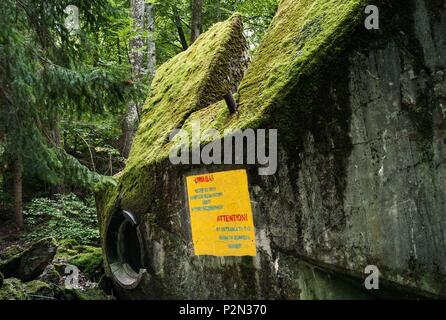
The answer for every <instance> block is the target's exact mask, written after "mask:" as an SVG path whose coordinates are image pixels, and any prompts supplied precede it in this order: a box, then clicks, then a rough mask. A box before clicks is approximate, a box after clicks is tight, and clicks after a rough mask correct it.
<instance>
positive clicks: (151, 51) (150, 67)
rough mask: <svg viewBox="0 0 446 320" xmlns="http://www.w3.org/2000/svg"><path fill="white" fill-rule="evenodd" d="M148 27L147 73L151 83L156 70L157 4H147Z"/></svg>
mask: <svg viewBox="0 0 446 320" xmlns="http://www.w3.org/2000/svg"><path fill="white" fill-rule="evenodd" d="M145 10H146V29H147V73H148V81H149V84H150V83H151V82H152V80H153V77H154V76H155V71H156V45H155V39H154V32H155V6H154V5H153V4H151V3H147V4H146V9H145Z"/></svg>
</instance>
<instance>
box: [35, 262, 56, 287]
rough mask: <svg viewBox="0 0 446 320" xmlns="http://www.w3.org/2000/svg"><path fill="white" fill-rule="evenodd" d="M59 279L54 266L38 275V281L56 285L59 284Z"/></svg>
mask: <svg viewBox="0 0 446 320" xmlns="http://www.w3.org/2000/svg"><path fill="white" fill-rule="evenodd" d="M60 278H61V277H60V273H59V272H58V271H57V269H56V267H55V266H54V265H49V266H48V267H47V268H46V269H45V271H44V272H43V273H42V274H41V275H40V277H39V278H38V280H41V281H44V282H47V283H51V284H55V285H57V284H59V282H60Z"/></svg>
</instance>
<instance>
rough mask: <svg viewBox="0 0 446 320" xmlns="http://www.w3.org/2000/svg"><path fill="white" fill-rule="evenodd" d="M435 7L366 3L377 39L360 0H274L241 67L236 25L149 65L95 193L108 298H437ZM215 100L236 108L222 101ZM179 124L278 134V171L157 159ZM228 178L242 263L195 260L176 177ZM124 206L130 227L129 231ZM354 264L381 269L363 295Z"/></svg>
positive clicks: (441, 247) (445, 57)
mask: <svg viewBox="0 0 446 320" xmlns="http://www.w3.org/2000/svg"><path fill="white" fill-rule="evenodd" d="M440 2H441V5H435V6H432V5H431V4H430V2H429V1H428V0H410V1H394V2H392V6H388V4H387V2H382V3H381V2H380V6H379V7H380V11H381V12H380V13H381V19H383V20H382V21H381V24H380V25H381V29H380V30H379V31H369V30H366V29H365V28H364V26H363V22H364V17H365V16H364V8H365V7H366V6H367V5H368V4H369V3H366V1H362V0H349V1H345V0H330V1H326V0H324V1H322V0H321V1H319V0H312V1H295V0H282V1H281V4H280V6H279V9H278V12H277V14H276V17H275V18H274V20H273V22H272V24H271V26H270V28H269V30H268V32H267V34H266V35H265V37H264V40H263V41H262V44H261V45H260V47H259V48H258V49H257V51H256V53H255V55H254V56H253V59H252V62H251V63H250V64H249V67H248V69H247V70H246V73H245V69H246V66H247V64H248V61H249V59H248V56H247V49H246V42H245V40H244V37H243V33H242V22H241V18H240V16H238V15H235V16H233V17H232V18H230V19H229V20H228V21H226V22H223V23H220V24H217V25H216V26H214V27H213V28H211V29H210V30H209V31H208V32H206V33H205V34H203V35H202V36H201V37H200V38H199V39H198V40H197V42H196V43H195V44H194V45H193V46H192V47H191V48H190V49H189V50H187V51H185V52H183V53H181V54H180V55H178V56H176V57H174V58H173V59H171V60H170V61H168V62H167V63H166V64H164V65H163V66H161V67H160V69H159V70H158V72H157V75H156V77H155V79H154V82H153V86H152V91H151V95H150V97H149V98H148V100H147V103H146V105H145V108H144V111H143V117H142V120H141V123H140V126H139V129H138V133H137V136H136V138H135V141H134V145H133V147H132V151H131V154H130V157H129V160H128V163H127V166H126V168H125V169H124V171H123V172H122V174H121V175H120V176H119V177H118V185H117V186H116V187H115V188H110V189H108V190H106V191H105V192H103V193H101V194H100V195H98V212H99V218H100V221H101V235H102V239H103V244H104V248H105V252H106V256H105V267H106V271H107V274H108V275H109V276H110V277H112V279H114V281H115V285H116V290H117V291H118V292H119V295H120V296H121V297H123V298H132V299H159V298H167V299H171V298H172V299H194V298H195V299H277V298H282V299H342V298H360V299H362V298H364V299H367V298H376V297H398V298H401V297H433V298H440V297H445V296H446V242H445V239H446V234H445V232H446V228H445V226H446V214H445V212H446V189H445V187H444V186H445V185H446V161H445V159H446V144H445V139H444V136H445V134H444V133H445V132H446V119H445V115H444V114H445V113H444V111H442V110H443V109H442V106H444V105H445V101H446V94H445V92H446V89H445V88H446V77H445V74H446V72H445V71H446V54H445V53H446V47H445V43H444V41H442V40H441V39H446V28H444V21H446V7H445V1H443V0H442V1H440ZM373 32H375V33H373ZM376 32H378V33H379V36H377V33H376ZM426 34H431V35H432V36H431V37H426ZM408 43H411V44H412V45H410V46H408V45H407V44H408ZM421 52H422V53H423V54H420V53H421ZM413 74H416V75H417V76H416V77H413ZM228 92H232V93H233V94H234V98H235V100H236V102H237V106H238V110H237V112H234V113H230V112H229V110H228V108H227V106H226V103H225V101H224V97H225V95H226V94H227V93H228ZM194 120H200V122H201V124H202V129H203V130H206V129H208V128H216V129H217V130H218V131H220V132H223V130H224V129H228V128H229V129H230V128H232V129H245V128H265V129H269V128H274V129H278V133H279V138H278V141H279V148H278V150H279V167H278V171H277V173H276V174H275V175H273V176H263V177H262V176H259V175H258V166H256V165H233V166H225V165H210V166H205V165H178V166H174V165H172V164H171V163H170V162H169V159H168V154H169V151H170V148H171V146H172V144H171V143H169V139H168V136H169V134H170V132H171V131H172V130H174V129H177V128H184V129H185V130H188V128H189V127H190V123H191V121H194ZM208 142H209V141H203V142H202V143H203V145H206V143H208ZM240 170H241V171H243V172H245V173H246V179H247V182H248V187H247V189H248V192H249V199H250V204H251V206H252V216H253V223H254V229H255V230H254V236H255V244H256V248H255V249H256V253H255V255H242V256H231V255H221V256H213V255H197V254H195V252H194V243H193V235H192V230H191V210H190V206H189V202H190V201H191V195H190V194H189V193H188V188H187V180H188V178H190V177H194V176H207V175H212V174H217V173H221V172H230V171H240ZM214 178H215V177H214ZM214 191H217V190H208V192H207V193H208V194H212V193H218V192H214ZM117 208H118V209H117ZM123 212H131V213H132V215H133V216H134V217H139V220H138V221H139V222H138V224H137V227H135V224H132V218H130V217H129V216H125V215H124V214H123ZM225 219H226V218H225ZM135 230H136V231H135ZM135 234H136V237H135ZM122 241H123V242H124V243H122ZM247 241H248V240H247ZM120 243H121V244H120ZM138 247H139V248H138ZM138 252H140V254H138ZM125 264H127V265H128V266H130V271H129V270H128V269H126V268H127V267H123V265H125ZM116 265H118V266H119V265H121V267H119V268H114V267H113V266H116ZM368 265H376V266H377V267H378V268H379V270H380V273H381V278H380V285H381V288H382V289H380V290H378V291H376V292H375V291H367V290H365V289H364V286H363V284H364V279H365V277H366V275H365V274H364V269H365V267H367V266H368ZM137 269H139V270H137ZM121 274H124V276H123V277H122V278H121V280H119V279H120V277H121ZM126 277H128V278H130V280H129V281H128V282H127V280H126ZM127 283H128V284H129V285H127Z"/></svg>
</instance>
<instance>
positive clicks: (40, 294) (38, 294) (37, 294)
mask: <svg viewBox="0 0 446 320" xmlns="http://www.w3.org/2000/svg"><path fill="white" fill-rule="evenodd" d="M25 290H26V293H27V295H28V298H30V299H42V298H53V297H54V290H53V287H52V286H51V285H50V284H48V283H46V282H43V281H40V280H34V281H30V282H27V283H26V284H25Z"/></svg>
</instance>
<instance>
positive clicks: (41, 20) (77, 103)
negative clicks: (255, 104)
mask: <svg viewBox="0 0 446 320" xmlns="http://www.w3.org/2000/svg"><path fill="white" fill-rule="evenodd" d="M0 7H1V12H2V14H1V16H0V25H1V27H0V57H1V62H0V68H1V69H0V105H1V108H0V164H1V165H0V185H1V189H0V219H1V224H0V226H1V227H0V237H1V239H3V240H7V239H11V237H12V238H13V239H22V238H30V237H31V238H39V235H40V234H47V235H48V234H50V235H54V236H55V237H56V238H59V239H64V238H76V239H78V240H79V241H81V242H85V243H94V242H97V241H98V239H97V234H98V232H97V230H96V226H95V209H94V191H97V190H99V189H100V188H101V187H103V186H104V185H105V184H113V183H114V180H113V178H112V176H113V175H114V174H116V173H118V172H119V171H121V170H122V168H123V166H124V165H125V162H126V157H127V156H128V153H129V150H130V147H131V143H132V138H133V136H134V133H135V130H136V128H137V126H138V120H139V115H140V113H141V110H142V107H143V104H144V101H145V98H146V97H147V95H148V94H149V92H150V83H151V79H152V78H153V76H154V74H155V73H156V69H157V66H159V65H161V64H162V63H164V62H166V61H167V60H168V59H170V58H172V57H173V56H175V55H176V54H178V53H180V52H181V51H183V50H186V49H187V48H188V47H189V46H190V45H191V44H192V43H193V42H194V41H195V40H196V39H197V37H198V36H199V35H200V33H201V32H203V31H205V30H207V29H208V28H209V27H210V26H211V25H212V24H214V23H216V22H218V21H220V20H223V19H226V18H227V17H229V16H231V15H232V14H233V13H234V12H240V13H241V14H242V15H243V17H244V22H245V34H246V37H247V39H248V41H249V44H250V49H251V50H252V51H254V50H255V49H256V46H257V44H258V43H259V40H260V38H261V37H262V35H263V33H264V32H265V30H266V28H267V27H268V24H269V23H270V21H271V19H272V17H273V15H274V13H275V11H276V9H277V1H276V0H262V1H258V0H204V1H203V0H191V1H186V0H184V1H183V0H173V1H172V0H168V1H159V2H148V1H144V0H132V1H125V0H88V1H83V0H69V1H68V0H67V1H60V0H45V1H41V0H5V1H2V2H1V3H0Z"/></svg>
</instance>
